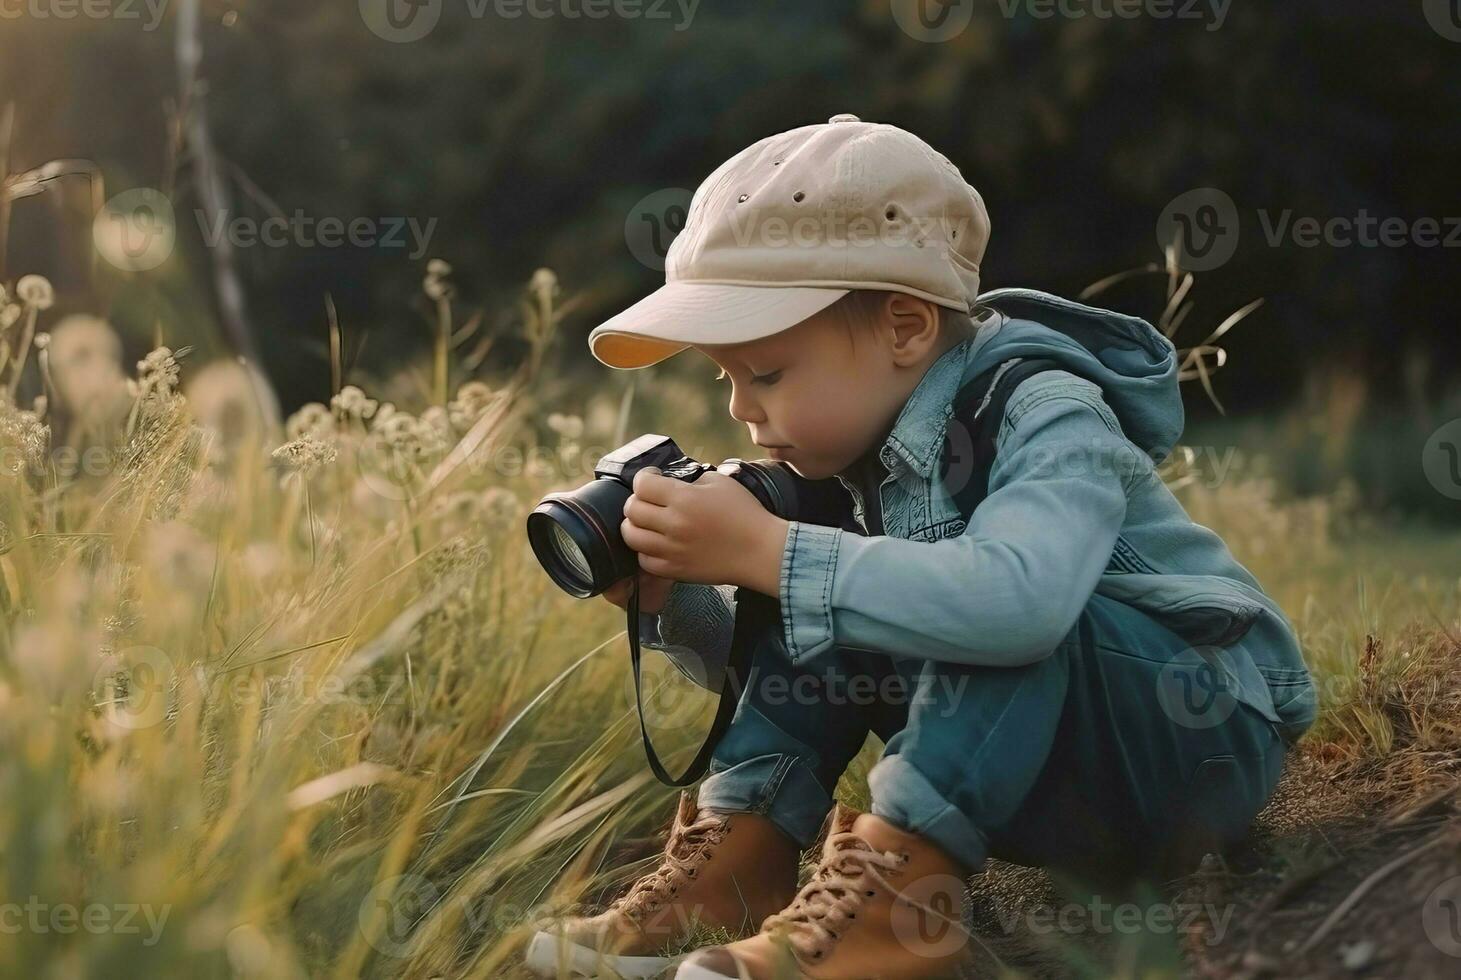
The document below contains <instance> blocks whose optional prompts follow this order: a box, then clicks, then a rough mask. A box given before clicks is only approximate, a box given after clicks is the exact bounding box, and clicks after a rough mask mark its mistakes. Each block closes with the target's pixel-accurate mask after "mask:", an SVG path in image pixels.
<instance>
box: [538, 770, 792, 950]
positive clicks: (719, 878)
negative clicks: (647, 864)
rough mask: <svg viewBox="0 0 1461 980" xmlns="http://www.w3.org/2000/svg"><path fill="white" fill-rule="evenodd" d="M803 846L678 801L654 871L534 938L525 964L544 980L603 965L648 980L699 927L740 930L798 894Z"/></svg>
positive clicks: (748, 817)
mask: <svg viewBox="0 0 1461 980" xmlns="http://www.w3.org/2000/svg"><path fill="white" fill-rule="evenodd" d="M799 857H800V849H799V848H798V847H797V845H796V843H795V842H794V841H792V839H791V838H790V837H788V836H786V834H785V833H783V832H782V830H781V829H780V828H779V827H777V826H776V825H775V824H773V823H772V822H771V821H770V820H768V819H767V818H766V817H764V816H762V815H760V814H759V813H731V814H725V815H720V814H703V815H702V814H700V813H699V810H698V808H697V806H696V804H695V800H694V798H693V796H692V795H691V794H690V793H689V792H682V793H681V794H680V804H679V807H678V809H677V811H676V813H675V823H674V827H673V828H672V829H671V831H670V839H669V842H668V843H666V844H665V850H664V856H663V857H662V858H661V860H660V865H659V867H658V868H656V869H655V870H654V871H652V872H650V873H649V874H647V875H645V876H644V877H643V878H640V879H639V880H638V881H636V882H635V883H634V884H633V886H631V887H630V889H629V891H628V892H627V893H625V894H624V895H623V896H621V897H620V898H618V899H617V900H615V902H614V903H613V904H612V905H610V906H609V908H608V909H606V910H604V911H603V912H600V913H599V914H597V915H592V916H580V917H576V918H570V919H564V920H560V921H558V922H555V923H552V924H551V925H549V926H548V927H546V928H544V929H543V930H541V931H539V932H538V933H537V934H536V935H534V936H533V938H532V941H531V943H530V944H529V945H528V952H527V965H528V967H529V968H530V969H532V970H533V971H534V972H535V973H538V974H539V975H541V976H558V975H559V973H560V970H561V969H567V970H569V971H571V972H573V973H578V974H583V975H587V976H594V975H597V974H598V973H599V972H600V971H601V970H602V969H603V968H604V967H609V968H612V969H613V970H614V972H615V973H616V974H617V975H619V976H624V977H652V976H655V975H656V974H658V973H660V972H662V971H663V970H665V969H666V968H668V967H670V966H672V965H673V962H672V961H673V959H674V957H673V956H672V955H670V952H671V951H673V950H674V949H675V948H676V947H677V946H679V945H681V944H683V943H684V942H685V940H686V938H687V937H688V936H689V935H690V934H691V932H692V930H693V929H694V927H695V926H696V924H697V923H698V924H699V925H702V926H709V927H711V928H722V929H729V930H730V931H731V932H732V933H737V934H739V933H743V932H746V931H749V930H750V929H753V928H755V926H756V924H757V923H759V922H761V921H762V920H763V919H764V918H765V917H766V916H768V915H770V914H771V913H773V912H775V911H776V910H777V909H779V908H783V907H784V906H785V905H786V903H787V902H788V901H790V900H791V897H792V896H793V895H794V894H795V893H796V873H797V862H798V859H799Z"/></svg>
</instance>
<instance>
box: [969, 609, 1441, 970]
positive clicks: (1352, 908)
mask: <svg viewBox="0 0 1461 980" xmlns="http://www.w3.org/2000/svg"><path fill="white" fill-rule="evenodd" d="M1438 642H1440V643H1441V645H1442V646H1444V648H1445V649H1444V650H1443V651H1442V656H1441V657H1439V658H1437V659H1435V660H1433V661H1432V663H1434V664H1435V665H1436V667H1435V669H1434V670H1427V671H1425V672H1423V674H1422V673H1417V674H1416V675H1415V676H1412V677H1407V678H1405V679H1404V681H1403V682H1401V683H1397V684H1390V685H1386V686H1384V687H1383V690H1384V693H1383V694H1379V693H1377V694H1376V696H1375V697H1374V698H1372V699H1371V700H1372V702H1373V706H1374V707H1375V709H1376V714H1378V715H1382V716H1384V717H1385V718H1386V719H1387V721H1388V722H1389V725H1388V728H1389V730H1390V731H1391V732H1392V733H1393V739H1392V740H1391V741H1390V743H1389V746H1388V751H1385V752H1379V751H1376V750H1375V749H1374V747H1373V746H1369V747H1365V746H1363V745H1360V744H1357V743H1356V742H1355V740H1353V739H1352V738H1345V737H1342V736H1341V737H1334V738H1331V739H1329V740H1319V739H1306V740H1305V741H1304V742H1301V743H1300V746H1299V748H1298V749H1297V750H1295V752H1294V753H1293V755H1292V757H1291V759H1290V761H1289V765H1288V768H1287V769H1286V770H1285V773H1284V776H1283V779H1282V782H1281V783H1280V785H1279V789H1278V791H1277V792H1276V794H1275V795H1274V798H1273V799H1272V800H1271V801H1270V803H1269V805H1268V806H1267V808H1265V810H1264V811H1263V813H1262V814H1261V815H1260V816H1259V818H1258V820H1257V822H1256V825H1255V827H1254V831H1253V834H1252V836H1251V838H1250V839H1249V841H1247V842H1246V843H1245V844H1244V845H1243V846H1242V847H1241V848H1238V849H1237V850H1236V851H1235V852H1233V853H1229V854H1227V855H1223V856H1219V855H1208V857H1207V858H1206V859H1205V860H1204V862H1203V866H1202V867H1201V868H1200V869H1199V870H1198V871H1197V872H1196V873H1194V874H1192V875H1189V876H1187V877H1185V878H1183V879H1180V880H1178V881H1175V882H1170V883H1167V885H1166V886H1165V887H1164V888H1162V889H1160V891H1159V892H1158V893H1156V894H1151V895H1148V896H1146V897H1145V899H1144V900H1143V899H1141V898H1132V899H1131V900H1130V902H1131V904H1132V905H1133V906H1134V908H1133V909H1132V910H1130V912H1129V914H1130V915H1132V916H1136V915H1138V914H1150V912H1151V910H1152V909H1154V908H1157V907H1159V906H1164V905H1165V906H1167V907H1168V909H1170V910H1172V915H1171V919H1170V920H1167V919H1163V918H1160V917H1159V918H1158V919H1156V920H1155V921H1156V928H1155V929H1147V930H1145V933H1144V934H1143V935H1139V936H1138V935H1136V933H1137V932H1139V931H1140V930H1134V929H1127V930H1121V929H1117V928H1114V927H1111V925H1110V924H1111V923H1112V922H1114V921H1115V920H1114V913H1113V912H1112V911H1110V910H1109V909H1108V910H1106V918H1105V919H1104V920H1097V919H1095V918H1093V913H1092V910H1091V906H1090V905H1089V904H1082V903H1087V902H1088V899H1087V898H1086V897H1084V896H1081V897H1080V898H1078V899H1077V898H1074V897H1073V893H1071V892H1069V891H1061V890H1058V889H1057V888H1056V887H1055V885H1054V884H1053V883H1052V882H1051V881H1050V879H1049V878H1048V877H1046V876H1045V875H1043V874H1042V873H1040V872H1038V871H1033V870H1030V869H1026V868H1018V867H1014V866H1012V865H1001V864H999V863H997V862H991V866H990V867H989V868H988V869H987V870H986V871H985V872H984V873H983V874H981V875H980V876H978V877H976V878H975V879H973V881H972V884H973V885H974V888H973V889H972V892H971V894H972V895H973V896H974V897H973V903H974V906H973V913H974V919H975V924H976V929H977V930H978V935H979V938H980V941H981V945H982V947H983V948H982V949H981V950H980V952H979V954H978V959H979V966H978V969H976V971H974V973H973V974H972V975H979V976H990V975H993V976H998V975H1006V976H1008V975H1024V976H1036V977H1047V976H1048V977H1069V976H1092V977H1095V976H1173V975H1187V976H1194V977H1203V978H1209V977H1210V978H1219V977H1220V978H1243V980H1248V978H1252V980H1257V978H1262V977H1282V978H1307V977H1387V978H1388V977H1395V978H1401V977H1403V978H1407V980H1408V978H1429V977H1447V978H1450V977H1461V644H1456V643H1455V641H1454V640H1453V639H1451V638H1449V637H1446V638H1444V639H1443V640H1440V641H1438ZM1431 652H1432V653H1433V654H1434V653H1435V652H1436V651H1435V650H1432V651H1431ZM1378 690H1379V688H1377V691H1378ZM1108 901H1109V902H1110V903H1111V904H1115V903H1117V902H1120V901H1122V900H1121V899H1109V900H1108ZM1061 909H1066V910H1068V918H1066V919H1065V920H1061V919H1058V918H1056V914H1057V913H1058V912H1059V911H1060V910H1061ZM1163 914H1164V915H1165V914H1166V912H1165V911H1164V912H1163ZM1102 922H1104V923H1106V925H1105V926H1104V927H1103V926H1102V925H1101V923H1102ZM1154 933H1155V934H1157V935H1155V936H1154V935H1153V934H1154ZM1163 940H1165V941H1163Z"/></svg>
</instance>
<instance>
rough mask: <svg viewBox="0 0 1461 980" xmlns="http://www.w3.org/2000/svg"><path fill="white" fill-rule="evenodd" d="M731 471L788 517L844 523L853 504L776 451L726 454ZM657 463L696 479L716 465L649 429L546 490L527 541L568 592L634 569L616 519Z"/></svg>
mask: <svg viewBox="0 0 1461 980" xmlns="http://www.w3.org/2000/svg"><path fill="white" fill-rule="evenodd" d="M727 464H736V468H735V469H734V470H733V471H732V472H730V473H728V474H727V475H729V476H730V477H731V479H733V480H735V481H736V482H738V483H740V484H741V485H742V486H743V487H745V488H746V489H747V490H749V491H750V492H751V494H752V495H753V496H754V497H755V498H756V499H757V500H758V501H760V503H761V506H762V507H765V508H766V509H767V510H769V511H771V512H772V513H773V514H776V515H777V516H778V517H783V518H785V519H787V520H801V521H807V522H810V523H814V524H828V525H832V526H841V525H842V524H843V523H844V520H845V517H846V514H847V512H848V509H849V506H850V498H848V496H847V491H846V488H845V487H843V486H842V485H841V483H840V481H838V480H837V479H836V478H831V479H826V480H808V479H806V478H805V477H803V476H801V475H799V474H798V473H796V472H795V471H794V470H792V469H791V468H790V467H789V466H787V465H786V464H785V463H783V462H781V461H779V460H774V459H761V460H744V459H736V458H731V459H728V460H726V461H725V462H724V463H722V464H721V466H726V465H727ZM648 467H657V468H658V469H659V471H660V473H661V474H662V475H664V476H667V477H670V478H671V479H675V480H683V481H685V482H686V483H694V482H695V481H696V480H698V479H700V477H701V476H703V475H704V474H706V473H708V472H710V471H712V470H716V469H719V468H720V467H717V466H711V465H709V464H706V463H702V462H699V461H698V460H695V459H692V458H690V457H689V456H686V455H685V453H684V452H683V451H682V450H681V449H680V447H679V446H677V445H675V440H673V439H671V438H670V437H669V436H663V435H659V434H657V433H648V434H646V435H642V436H640V437H639V438H638V439H635V440H634V441H633V442H628V443H625V444H624V445H622V446H620V447H619V448H618V449H615V450H614V451H613V452H610V453H608V454H606V455H604V456H603V457H602V458H601V459H599V461H598V462H597V463H596V464H595V465H594V479H593V480H591V481H589V482H588V483H586V484H584V485H583V486H581V487H579V488H577V489H576V490H568V491H561V492H558V493H550V494H548V495H546V496H545V497H543V499H542V501H540V502H539V503H538V506H537V507H535V508H533V512H532V513H531V514H529V515H528V520H527V531H528V541H529V543H530V544H531V545H532V548H533V554H535V555H536V556H537V558H538V561H539V563H540V564H541V565H542V566H543V570H544V571H546V572H547V573H548V575H549V577H551V578H552V579H553V581H554V582H556V583H557V584H558V586H559V587H560V588H561V589H563V591H565V592H567V593H568V594H569V595H572V596H575V597H577V598H581V599H582V598H587V597H589V596H595V595H598V594H599V593H601V592H603V591H604V590H605V589H607V588H608V587H609V586H611V585H613V584H614V583H615V582H618V581H619V580H621V579H623V578H626V577H628V576H630V575H633V574H635V573H636V572H637V571H638V569H639V561H638V558H637V556H636V555H635V553H634V551H633V550H632V549H631V548H629V546H628V545H626V544H625V543H624V538H623V537H622V536H621V535H620V533H619V525H620V524H621V523H623V520H624V504H625V502H626V501H627V500H628V499H629V496H630V494H631V493H633V490H634V477H635V475H636V474H637V473H638V472H639V471H640V470H642V469H646V468H648Z"/></svg>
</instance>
